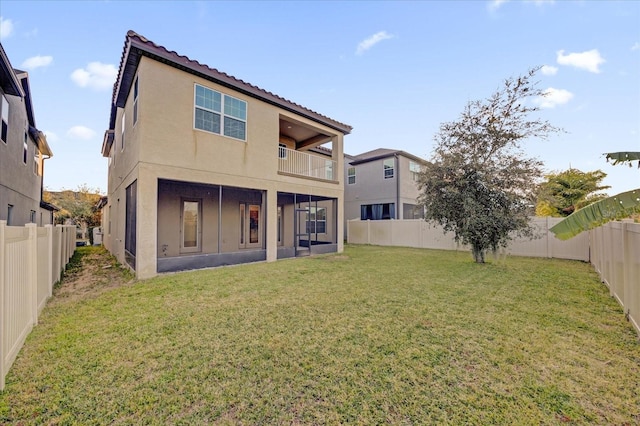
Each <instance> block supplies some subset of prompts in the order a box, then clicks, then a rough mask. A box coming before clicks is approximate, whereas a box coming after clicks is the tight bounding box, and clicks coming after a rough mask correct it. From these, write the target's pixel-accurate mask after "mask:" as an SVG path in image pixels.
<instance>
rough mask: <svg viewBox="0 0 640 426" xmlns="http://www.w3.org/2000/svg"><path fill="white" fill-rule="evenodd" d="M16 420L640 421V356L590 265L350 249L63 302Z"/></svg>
mask: <svg viewBox="0 0 640 426" xmlns="http://www.w3.org/2000/svg"><path fill="white" fill-rule="evenodd" d="M127 281H128V280H127V279H123V280H121V282H123V283H126V282H127ZM63 286H64V283H63ZM0 422H14V423H23V424H32V423H33V424H36V423H37V424H41V423H47V424H50V423H54V424H73V423H77V424H110V423H117V424H130V423H147V424H166V423H173V424H175V423H181V424H190V423H195V424H202V423H218V424H238V423H239V424H274V423H275V424H327V423H330V424H331V423H333V424H335V423H363V424H380V423H393V424H424V423H445V424H446V423H451V424H461V423H471V424H558V423H579V424H584V423H593V424H638V423H639V422H640V344H639V343H638V339H637V335H636V334H635V332H634V330H633V329H632V327H631V326H630V325H629V324H628V323H627V322H626V321H625V319H624V315H623V313H622V310H621V309H620V307H619V306H618V305H617V303H616V302H615V301H614V300H613V299H611V298H610V297H609V295H608V292H607V289H606V287H604V286H603V285H602V284H601V283H600V282H599V279H598V277H597V275H596V274H595V273H594V272H593V270H592V268H591V267H590V266H589V265H587V264H584V263H580V262H570V261H561V260H550V259H530V258H515V257H513V258H507V259H506V260H501V261H495V262H493V263H489V264H485V265H477V264H474V263H473V262H472V260H471V258H470V256H469V254H467V253H456V252H445V251H435V250H417V249H407V248H388V247H387V248H382V247H372V246H349V247H347V248H346V250H345V253H343V254H341V255H327V256H320V257H313V258H305V259H296V260H289V261H280V262H276V263H259V264H250V265H243V266H238V267H228V268H218V269H214V270H203V271H197V272H189V273H181V274H171V275H164V276H161V277H158V278H155V279H152V280H148V281H141V282H136V283H134V284H133V285H131V284H130V285H125V286H118V287H111V288H108V289H105V290H103V291H101V292H100V294H98V295H92V296H91V297H74V298H54V301H53V303H51V304H50V305H49V306H48V307H47V308H46V309H45V310H44V312H43V315H42V317H41V320H40V324H39V325H38V326H37V327H36V328H35V329H34V331H33V332H32V334H31V335H30V336H29V338H28V340H27V343H26V345H25V346H24V348H23V349H22V352H21V353H20V355H19V357H18V359H17V360H16V363H15V364H14V366H13V368H12V370H11V372H10V374H9V376H8V377H7V387H6V389H5V391H4V392H3V393H1V394H0Z"/></svg>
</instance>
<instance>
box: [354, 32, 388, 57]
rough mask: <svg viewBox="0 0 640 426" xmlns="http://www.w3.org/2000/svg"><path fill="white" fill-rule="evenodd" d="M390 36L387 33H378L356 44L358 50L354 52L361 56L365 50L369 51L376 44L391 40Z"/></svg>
mask: <svg viewBox="0 0 640 426" xmlns="http://www.w3.org/2000/svg"><path fill="white" fill-rule="evenodd" d="M393 37H394V36H393V35H392V34H389V33H387V32H386V31H380V32H377V33H375V34H374V35H372V36H371V37H368V38H366V39H364V40H362V41H361V42H360V44H358V49H357V50H356V55H362V54H363V53H364V52H366V51H367V50H369V49H371V48H372V47H373V46H375V45H376V44H378V43H380V42H381V41H382V40H388V39H390V38H393Z"/></svg>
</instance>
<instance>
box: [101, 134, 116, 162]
mask: <svg viewBox="0 0 640 426" xmlns="http://www.w3.org/2000/svg"><path fill="white" fill-rule="evenodd" d="M113 138H114V132H113V130H107V131H105V132H104V138H103V140H102V151H101V152H102V156H103V157H108V156H109V154H110V153H111V145H113Z"/></svg>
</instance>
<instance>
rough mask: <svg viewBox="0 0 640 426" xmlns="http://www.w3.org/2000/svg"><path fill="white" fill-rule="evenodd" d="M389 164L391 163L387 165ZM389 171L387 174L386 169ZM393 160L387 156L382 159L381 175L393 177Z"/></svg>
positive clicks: (388, 177)
mask: <svg viewBox="0 0 640 426" xmlns="http://www.w3.org/2000/svg"><path fill="white" fill-rule="evenodd" d="M389 164H391V165H389ZM389 170H390V171H391V174H388V173H387V171H389ZM395 174H396V170H395V160H394V159H393V158H387V159H385V160H382V176H383V177H384V178H385V179H393V178H394V177H395Z"/></svg>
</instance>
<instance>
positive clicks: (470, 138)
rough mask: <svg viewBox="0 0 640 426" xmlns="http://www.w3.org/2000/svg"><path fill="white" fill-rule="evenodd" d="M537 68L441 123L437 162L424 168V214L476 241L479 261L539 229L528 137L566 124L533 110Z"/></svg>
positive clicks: (461, 238) (538, 169)
mask: <svg viewBox="0 0 640 426" xmlns="http://www.w3.org/2000/svg"><path fill="white" fill-rule="evenodd" d="M538 69H539V68H533V69H531V70H529V71H528V72H527V73H526V74H524V75H522V76H519V77H517V78H513V77H512V78H508V79H506V80H504V84H503V86H502V87H501V88H500V89H498V90H497V91H496V92H495V93H494V94H493V95H492V96H490V97H489V98H488V99H486V100H476V101H471V102H469V103H468V104H467V105H466V107H465V108H464V110H463V112H462V114H461V116H460V117H459V119H458V120H457V121H453V122H446V123H443V124H441V125H440V130H439V132H438V133H437V134H436V135H435V138H434V139H435V142H436V145H435V148H434V153H433V156H432V159H431V162H430V163H429V164H428V165H426V166H425V167H424V168H423V170H422V172H421V173H420V177H419V181H418V186H419V189H420V196H419V199H418V202H419V203H420V204H422V205H423V206H425V207H426V214H425V219H426V220H429V221H433V222H436V223H438V224H440V225H442V226H443V228H444V230H445V231H446V232H453V233H454V235H455V239H456V241H458V242H461V243H463V244H468V245H470V246H471V247H472V252H473V256H474V259H475V261H476V262H484V260H485V253H486V251H487V250H492V251H495V250H497V249H498V248H500V247H504V246H506V245H507V243H508V242H509V241H510V239H511V238H513V236H533V229H532V228H531V225H530V220H529V215H530V214H531V213H532V211H533V205H534V202H535V199H536V197H535V195H536V194H535V191H536V186H535V184H533V183H535V182H537V181H538V180H539V178H540V177H541V175H542V163H541V162H540V161H539V160H537V159H535V158H528V157H527V155H525V153H524V152H523V150H522V148H521V144H522V142H524V141H525V140H527V139H532V138H542V139H544V138H547V137H548V135H549V134H551V133H555V132H559V131H561V129H559V128H557V127H554V126H552V125H551V124H550V123H549V122H547V121H544V120H541V119H532V118H530V114H531V113H534V112H536V111H537V110H538V109H539V108H538V107H536V106H534V104H533V103H532V102H531V101H532V100H534V99H537V98H539V97H544V96H545V94H544V92H543V91H542V90H540V89H538V88H537V83H536V82H535V81H534V80H533V79H534V76H535V73H536V72H537V71H538Z"/></svg>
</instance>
